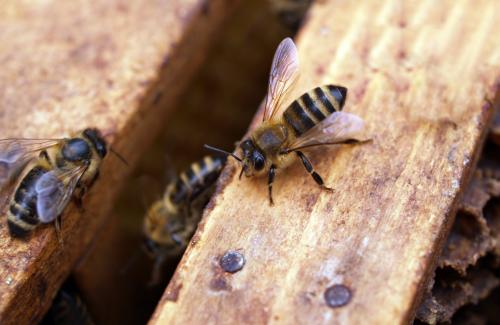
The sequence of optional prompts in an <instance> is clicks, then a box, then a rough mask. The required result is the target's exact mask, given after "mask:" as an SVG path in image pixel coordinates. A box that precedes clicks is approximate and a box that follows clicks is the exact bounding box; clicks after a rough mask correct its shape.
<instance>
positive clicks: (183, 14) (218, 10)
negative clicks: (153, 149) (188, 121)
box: [0, 0, 237, 324]
mask: <svg viewBox="0 0 500 325" xmlns="http://www.w3.org/2000/svg"><path fill="white" fill-rule="evenodd" d="M236 3H237V2H228V1H222V0H220V1H210V2H209V3H208V2H206V1H204V0H187V1H186V0H182V1H165V0H155V1H148V2H144V1H139V0H132V1H119V0H111V1H109V0H102V1H92V2H88V1H83V0H77V1H64V0H61V1H54V0H53V1H17V0H12V1H3V2H2V3H1V4H0V39H1V40H2V41H1V42H0V62H1V65H2V68H1V69H0V80H2V83H1V85H0V138H7V137H31V138H40V137H42V138H43V137H64V136H67V135H69V134H70V133H73V132H75V131H77V130H80V129H82V128H84V127H88V126H93V127H98V128H99V129H100V130H101V131H102V132H103V133H104V134H107V135H108V136H107V140H108V142H109V143H110V144H111V145H112V146H113V148H114V149H115V150H116V151H118V152H120V153H121V154H122V155H123V156H124V157H125V158H126V159H127V161H128V163H129V166H124V165H123V164H122V163H120V161H119V160H118V159H117V158H116V157H115V156H113V155H112V154H109V155H108V156H107V157H106V159H105V161H104V163H103V166H102V170H101V174H100V179H99V180H98V182H97V183H96V184H95V186H94V188H93V189H92V190H91V191H90V193H88V195H87V196H86V197H85V198H84V207H85V212H84V213H80V212H78V211H77V209H75V208H74V206H73V205H71V206H70V207H68V209H66V211H65V213H64V216H63V230H62V236H63V238H64V246H61V245H60V244H59V243H58V241H57V239H56V236H55V232H54V229H53V227H51V226H46V227H40V229H38V230H37V231H35V233H34V234H33V236H32V237H31V238H30V239H29V240H28V241H25V242H23V241H20V240H14V239H11V238H10V236H9V234H8V232H7V227H6V220H5V219H3V220H2V222H1V226H0V323H2V324H27V323H36V322H37V321H38V320H40V318H41V317H42V316H43V314H44V312H45V311H46V310H47V308H48V307H49V306H50V303H51V300H52V298H53V297H54V295H55V293H56V290H57V289H58V287H59V285H60V284H61V282H62V281H63V280H64V279H65V278H66V277H67V276H68V274H69V271H70V269H71V267H72V266H73V265H74V264H75V262H76V261H77V259H78V258H79V257H80V256H81V254H82V253H83V252H84V251H85V250H86V248H87V246H88V245H89V243H91V241H92V240H93V238H95V235H96V233H98V232H99V229H100V228H101V225H102V224H103V222H104V221H105V217H106V215H107V214H108V212H109V211H110V208H111V204H112V202H113V200H114V198H115V196H116V194H117V193H118V191H119V189H120V188H121V186H122V184H123V182H124V181H125V180H126V179H127V178H126V176H127V174H129V173H130V171H131V169H132V168H133V166H134V165H135V163H136V161H137V160H138V158H139V157H140V156H141V154H142V153H143V152H144V151H145V150H146V149H147V148H148V146H149V145H150V144H151V142H152V139H153V137H154V136H155V135H156V134H157V133H158V132H159V130H160V128H161V126H162V124H163V123H164V121H165V117H166V116H167V113H168V112H169V111H171V110H172V109H173V108H174V107H175V100H176V98H177V97H178V95H179V93H180V92H181V91H182V90H183V89H184V88H185V86H186V84H187V81H188V80H189V77H190V75H191V73H192V72H193V71H194V69H195V68H196V67H197V66H198V65H199V63H200V62H201V61H202V60H203V58H204V55H205V52H206V51H205V48H206V47H207V46H208V44H209V43H210V40H211V36H212V35H213V33H214V31H215V29H216V27H217V26H218V25H219V22H221V20H222V18H223V17H225V16H226V15H227V14H228V13H229V9H230V8H231V7H232V6H234V4H236Z"/></svg>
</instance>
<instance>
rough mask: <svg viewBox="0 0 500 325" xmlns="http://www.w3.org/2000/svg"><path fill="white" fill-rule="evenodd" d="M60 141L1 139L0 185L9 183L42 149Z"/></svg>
mask: <svg viewBox="0 0 500 325" xmlns="http://www.w3.org/2000/svg"><path fill="white" fill-rule="evenodd" d="M59 141H60V140H55V139H1V140H0V187H3V186H4V185H5V184H6V183H8V182H9V181H10V180H11V179H12V177H13V176H14V175H16V174H17V173H18V172H19V171H20V169H21V168H22V167H23V166H24V165H26V164H27V163H28V161H30V160H31V159H32V158H33V157H35V156H36V154H37V153H38V152H39V151H40V150H43V149H45V148H48V147H51V146H53V145H56V144H57V143H58V142H59Z"/></svg>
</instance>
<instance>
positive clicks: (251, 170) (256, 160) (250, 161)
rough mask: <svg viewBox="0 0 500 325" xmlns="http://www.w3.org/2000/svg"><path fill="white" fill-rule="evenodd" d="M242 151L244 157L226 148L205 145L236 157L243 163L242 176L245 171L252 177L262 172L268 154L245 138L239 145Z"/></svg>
mask: <svg viewBox="0 0 500 325" xmlns="http://www.w3.org/2000/svg"><path fill="white" fill-rule="evenodd" d="M238 147H239V148H240V149H241V151H242V153H243V157H242V158H240V157H238V156H236V155H235V154H234V153H232V152H227V151H225V150H222V149H219V148H215V147H212V146H209V145H205V148H207V149H210V150H212V151H215V152H219V153H223V154H225V155H227V156H231V157H233V158H234V159H236V160H237V161H238V162H240V163H241V165H242V167H241V173H240V178H241V175H242V174H243V173H245V176H247V177H250V176H253V175H256V174H257V175H258V174H261V173H262V172H263V171H264V170H265V167H266V164H267V161H266V155H265V154H264V153H263V152H262V150H260V149H259V148H258V147H257V146H256V145H255V144H254V142H253V141H252V140H251V139H247V140H244V141H243V142H241V143H240V144H239V146H238Z"/></svg>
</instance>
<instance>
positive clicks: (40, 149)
mask: <svg viewBox="0 0 500 325" xmlns="http://www.w3.org/2000/svg"><path fill="white" fill-rule="evenodd" d="M106 153H107V145H106V142H105V140H104V138H103V137H102V135H101V133H100V132H99V131H98V130H97V129H91V128H87V129H85V130H83V131H81V132H79V133H77V134H76V135H75V136H74V137H72V138H64V139H2V140H0V188H5V187H7V186H9V185H12V184H15V186H14V190H13V191H12V193H13V194H12V195H11V196H10V200H9V201H8V204H7V207H6V215H7V225H8V228H9V232H10V234H11V235H12V236H13V237H17V238H24V237H26V236H27V234H29V233H30V232H31V231H32V230H33V229H35V228H36V227H37V226H38V225H40V224H44V223H50V222H52V221H55V225H56V230H57V231H58V234H59V229H60V220H59V218H60V215H61V213H62V212H63V210H64V209H65V207H66V206H67V205H68V202H69V201H70V199H71V198H72V197H73V198H75V200H76V202H77V203H79V202H81V198H82V196H83V195H84V193H85V192H86V191H87V189H88V188H89V187H90V186H91V185H92V184H93V183H94V181H95V180H96V178H97V177H98V174H99V166H100V164H101V161H102V159H103V158H104V157H105V156H106Z"/></svg>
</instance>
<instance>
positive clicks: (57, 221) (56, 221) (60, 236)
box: [54, 215, 64, 245]
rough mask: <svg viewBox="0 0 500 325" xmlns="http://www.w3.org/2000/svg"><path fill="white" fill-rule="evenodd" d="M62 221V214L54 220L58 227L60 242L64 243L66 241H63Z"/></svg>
mask: <svg viewBox="0 0 500 325" xmlns="http://www.w3.org/2000/svg"><path fill="white" fill-rule="evenodd" d="M61 223H62V220H61V216H60V215H59V216H57V217H56V220H55V221H54V226H55V228H56V235H57V239H59V243H60V244H61V245H62V244H64V241H63V238H62V233H61Z"/></svg>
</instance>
